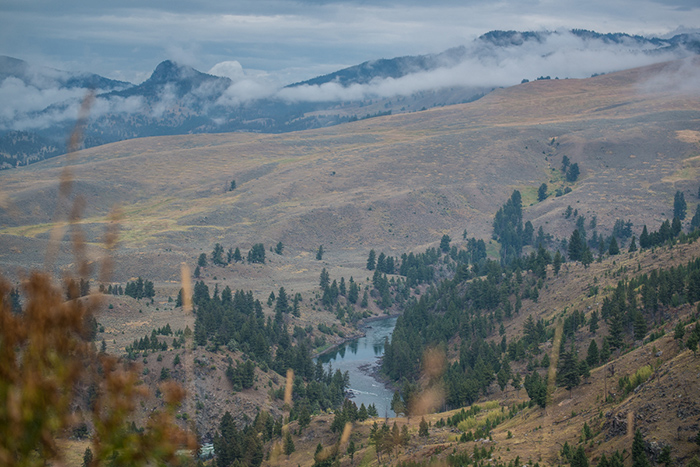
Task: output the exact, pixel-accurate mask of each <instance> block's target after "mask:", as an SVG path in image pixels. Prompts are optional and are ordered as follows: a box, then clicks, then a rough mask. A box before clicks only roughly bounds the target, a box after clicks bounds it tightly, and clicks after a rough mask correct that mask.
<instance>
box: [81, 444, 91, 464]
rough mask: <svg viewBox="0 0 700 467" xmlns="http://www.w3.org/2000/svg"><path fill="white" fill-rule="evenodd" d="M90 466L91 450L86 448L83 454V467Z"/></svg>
mask: <svg viewBox="0 0 700 467" xmlns="http://www.w3.org/2000/svg"><path fill="white" fill-rule="evenodd" d="M91 464H92V450H91V449H90V448H89V447H87V448H85V453H83V467H90V465H91Z"/></svg>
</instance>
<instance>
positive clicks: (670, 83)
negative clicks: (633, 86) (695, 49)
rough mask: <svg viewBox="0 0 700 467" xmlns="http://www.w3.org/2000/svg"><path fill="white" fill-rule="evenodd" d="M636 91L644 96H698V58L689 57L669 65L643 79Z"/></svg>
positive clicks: (699, 86)
mask: <svg viewBox="0 0 700 467" xmlns="http://www.w3.org/2000/svg"><path fill="white" fill-rule="evenodd" d="M637 89H638V90H639V92H641V93H645V94H658V93H671V94H676V95H688V94H692V95H696V96H697V95H698V94H700V58H698V57H691V58H687V59H685V60H682V61H679V62H674V63H670V64H668V65H667V66H665V67H664V69H663V70H662V71H661V72H659V73H656V74H654V75H653V76H652V77H650V78H647V79H643V80H641V82H640V83H639V84H638V86H637Z"/></svg>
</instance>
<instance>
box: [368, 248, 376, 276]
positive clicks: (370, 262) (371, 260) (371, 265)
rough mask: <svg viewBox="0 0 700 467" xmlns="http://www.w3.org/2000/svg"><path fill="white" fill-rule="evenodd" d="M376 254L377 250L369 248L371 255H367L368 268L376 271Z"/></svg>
mask: <svg viewBox="0 0 700 467" xmlns="http://www.w3.org/2000/svg"><path fill="white" fill-rule="evenodd" d="M376 255H377V253H375V251H374V250H373V249H372V250H369V256H368V257H367V269H369V270H370V271H374V268H375V266H376Z"/></svg>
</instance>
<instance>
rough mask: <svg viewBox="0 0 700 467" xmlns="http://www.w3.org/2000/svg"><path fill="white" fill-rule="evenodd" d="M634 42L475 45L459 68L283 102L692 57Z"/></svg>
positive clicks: (289, 95) (295, 92) (508, 81)
mask: <svg viewBox="0 0 700 467" xmlns="http://www.w3.org/2000/svg"><path fill="white" fill-rule="evenodd" d="M652 47H653V46H651V45H643V46H641V47H640V44H638V43H636V42H634V41H632V40H631V39H630V40H627V41H623V42H622V43H620V44H616V43H607V42H605V41H603V40H586V39H582V38H580V37H578V36H576V35H574V34H571V33H569V32H557V33H554V34H550V35H546V36H544V40H542V41H538V40H529V41H525V42H524V43H523V44H522V45H517V46H516V45H511V46H507V47H496V46H493V45H492V44H486V43H479V42H475V43H473V44H472V45H471V46H469V47H467V51H466V53H465V54H464V59H463V60H461V61H459V62H458V63H457V64H454V65H450V66H444V67H440V68H436V69H433V70H429V71H421V72H418V73H412V74H408V75H405V76H403V77H400V78H384V79H375V80H373V81H371V82H370V83H368V84H353V85H350V86H342V85H340V84H339V83H336V82H330V83H324V84H320V85H303V86H296V87H292V88H284V89H281V90H280V91H278V92H277V93H276V94H275V95H276V97H278V98H281V99H284V100H287V101H292V102H299V101H313V102H323V101H351V100H360V99H370V98H390V97H394V96H407V95H411V94H414V93H417V92H422V91H429V90H436V89H442V88H450V87H457V86H462V87H504V86H512V85H515V84H518V83H520V82H521V81H522V80H523V79H528V80H533V79H537V78H538V77H543V76H549V77H551V78H562V79H563V78H586V77H589V76H591V75H593V74H600V73H609V72H613V71H619V70H624V69H629V68H635V67H640V66H645V65H650V64H653V63H659V62H664V61H668V60H675V59H679V58H684V57H687V56H689V55H692V52H690V51H687V50H685V49H682V48H678V49H673V50H654V49H653V48H652Z"/></svg>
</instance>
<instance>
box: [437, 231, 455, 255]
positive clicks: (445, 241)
mask: <svg viewBox="0 0 700 467" xmlns="http://www.w3.org/2000/svg"><path fill="white" fill-rule="evenodd" d="M451 241H452V239H451V238H450V236H449V235H447V234H445V235H443V236H442V238H441V239H440V250H442V252H443V253H447V252H448V251H450V242H451Z"/></svg>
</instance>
